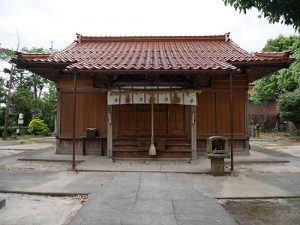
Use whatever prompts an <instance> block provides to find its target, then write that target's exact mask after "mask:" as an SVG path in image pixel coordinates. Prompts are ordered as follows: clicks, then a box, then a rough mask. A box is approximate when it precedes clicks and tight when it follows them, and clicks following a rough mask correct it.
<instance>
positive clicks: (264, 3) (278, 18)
mask: <svg viewBox="0 0 300 225" xmlns="http://www.w3.org/2000/svg"><path fill="white" fill-rule="evenodd" d="M223 1H224V3H225V5H228V4H229V5H231V6H233V7H234V8H235V10H239V11H240V12H244V13H246V12H247V10H249V9H251V8H252V7H254V8H257V9H258V11H259V12H260V13H261V15H260V16H263V17H265V18H267V19H268V21H269V22H270V23H275V22H281V23H285V24H287V25H292V26H293V27H294V28H295V29H297V30H299V29H300V16H299V15H300V1H299V0H276V1H275V0H223Z"/></svg>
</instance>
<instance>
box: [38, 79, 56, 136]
mask: <svg viewBox="0 0 300 225" xmlns="http://www.w3.org/2000/svg"><path fill="white" fill-rule="evenodd" d="M56 102H57V95H56V86H55V84H54V83H53V82H51V81H50V82H49V86H48V91H47V92H45V93H44V96H43V98H42V101H41V104H40V107H39V109H40V113H39V118H42V119H43V120H45V122H46V124H48V125H49V128H50V130H52V131H53V130H54V123H55V111H54V110H55V106H56Z"/></svg>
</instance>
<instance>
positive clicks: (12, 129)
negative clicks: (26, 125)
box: [0, 126, 18, 136]
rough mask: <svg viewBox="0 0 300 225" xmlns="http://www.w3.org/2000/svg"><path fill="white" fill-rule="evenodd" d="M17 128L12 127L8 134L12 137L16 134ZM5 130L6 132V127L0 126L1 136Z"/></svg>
mask: <svg viewBox="0 0 300 225" xmlns="http://www.w3.org/2000/svg"><path fill="white" fill-rule="evenodd" d="M17 128H18V127H17V126H10V127H8V128H7V133H8V135H12V134H15V133H16V131H17ZM3 130H4V126H0V134H1V136H2V135H3Z"/></svg>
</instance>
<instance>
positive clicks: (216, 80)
mask: <svg viewBox="0 0 300 225" xmlns="http://www.w3.org/2000/svg"><path fill="white" fill-rule="evenodd" d="M232 83H233V134H234V143H233V145H234V147H235V148H236V149H237V150H240V151H245V150H247V149H248V134H247V123H248V121H247V102H248V95H247V84H248V82H247V76H245V75H235V76H234V78H233V82H232ZM229 87H230V81H229V76H221V75H220V76H215V77H213V78H212V84H211V87H210V88H206V89H203V91H202V93H199V94H198V106H197V136H198V143H197V145H198V149H199V151H202V152H203V151H204V150H205V149H206V138H207V137H209V136H212V135H220V136H225V137H227V138H230V134H231V133H230V128H231V124H230V89H229Z"/></svg>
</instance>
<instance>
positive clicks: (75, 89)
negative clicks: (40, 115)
mask: <svg viewBox="0 0 300 225" xmlns="http://www.w3.org/2000/svg"><path fill="white" fill-rule="evenodd" d="M76 94H77V72H74V90H73V135H72V148H73V151H72V153H73V157H72V168H73V170H74V169H75V167H76V165H75V145H76V141H75V138H76V102H77V101H76Z"/></svg>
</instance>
